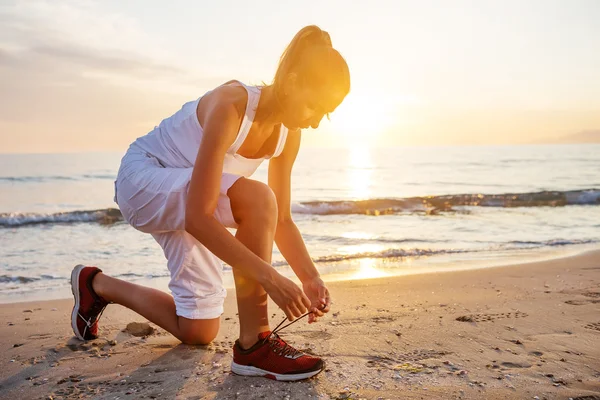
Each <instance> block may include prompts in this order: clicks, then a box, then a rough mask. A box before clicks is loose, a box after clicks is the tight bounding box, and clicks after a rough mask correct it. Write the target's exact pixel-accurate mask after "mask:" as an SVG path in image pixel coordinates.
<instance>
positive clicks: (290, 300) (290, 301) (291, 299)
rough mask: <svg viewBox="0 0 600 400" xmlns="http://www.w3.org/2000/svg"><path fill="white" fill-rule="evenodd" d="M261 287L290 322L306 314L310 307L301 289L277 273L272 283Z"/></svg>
mask: <svg viewBox="0 0 600 400" xmlns="http://www.w3.org/2000/svg"><path fill="white" fill-rule="evenodd" d="M263 287H264V288H265V291H266V292H267V294H268V295H269V296H270V297H271V299H273V301H274V302H275V304H277V305H278V306H279V308H281V309H282V310H283V312H284V313H285V315H286V316H287V318H288V320H290V321H293V320H295V319H296V318H298V317H300V316H302V314H304V313H306V312H307V311H308V310H307V309H308V308H309V307H310V305H311V303H310V300H309V299H308V297H306V295H305V294H304V293H303V292H302V289H300V288H299V287H298V285H296V284H295V283H294V282H292V281H291V280H289V279H288V278H286V277H285V276H283V275H281V274H278V273H277V274H276V275H275V278H274V280H273V282H272V283H270V284H266V285H265V284H263ZM311 316H312V314H311Z"/></svg>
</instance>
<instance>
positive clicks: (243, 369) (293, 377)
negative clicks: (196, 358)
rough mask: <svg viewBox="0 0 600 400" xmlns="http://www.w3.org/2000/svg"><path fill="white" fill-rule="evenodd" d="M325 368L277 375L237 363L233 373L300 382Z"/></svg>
mask: <svg viewBox="0 0 600 400" xmlns="http://www.w3.org/2000/svg"><path fill="white" fill-rule="evenodd" d="M324 369H325V367H323V368H321V369H318V370H316V371H310V372H303V373H301V374H276V373H274V372H271V371H265V370H264V369H260V368H256V367H252V366H249V365H240V364H236V363H235V362H232V363H231V372H233V373H234V374H236V375H243V376H263V377H265V378H269V379H274V380H276V381H300V380H302V379H308V378H311V377H313V376H315V375H317V374H318V373H319V372H321V371H323V370H324Z"/></svg>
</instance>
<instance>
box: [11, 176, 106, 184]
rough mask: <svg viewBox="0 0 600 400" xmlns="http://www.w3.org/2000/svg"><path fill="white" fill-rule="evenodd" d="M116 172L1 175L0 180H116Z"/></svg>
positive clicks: (28, 181)
mask: <svg viewBox="0 0 600 400" xmlns="http://www.w3.org/2000/svg"><path fill="white" fill-rule="evenodd" d="M116 178H117V175H116V174H84V175H80V176H78V175H75V176H60V175H55V176H52V175H50V176H43V175H42V176H0V182H13V183H15V182H16V183H19V182H21V183H32V182H34V183H40V182H53V181H81V180H89V179H100V180H102V179H110V180H115V179H116Z"/></svg>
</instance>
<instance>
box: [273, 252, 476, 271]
mask: <svg viewBox="0 0 600 400" xmlns="http://www.w3.org/2000/svg"><path fill="white" fill-rule="evenodd" d="M480 251H483V250H479V249H418V248H415V249H396V248H393V249H385V250H382V251H373V252H370V251H366V252H361V253H352V254H331V255H327V256H321V257H317V258H313V262H315V263H334V262H341V261H350V260H357V259H362V258H386V259H395V258H405V257H428V256H435V255H441V254H459V253H475V252H480ZM284 265H288V263H287V262H286V261H275V262H274V263H273V266H275V267H281V266H284Z"/></svg>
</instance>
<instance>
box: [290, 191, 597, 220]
mask: <svg viewBox="0 0 600 400" xmlns="http://www.w3.org/2000/svg"><path fill="white" fill-rule="evenodd" d="M567 205H600V189H585V190H570V191H541V192H530V193H504V194H480V193H470V194H451V195H442V196H423V197H407V198H383V199H367V200H354V201H349V200H336V201H308V202H303V203H299V204H294V205H293V206H292V212H294V213H297V214H315V215H335V214H363V215H389V214H400V213H423V214H427V215H436V214H439V213H442V212H466V210H456V209H454V207H458V206H470V207H500V208H512V207H563V206H567Z"/></svg>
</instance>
